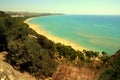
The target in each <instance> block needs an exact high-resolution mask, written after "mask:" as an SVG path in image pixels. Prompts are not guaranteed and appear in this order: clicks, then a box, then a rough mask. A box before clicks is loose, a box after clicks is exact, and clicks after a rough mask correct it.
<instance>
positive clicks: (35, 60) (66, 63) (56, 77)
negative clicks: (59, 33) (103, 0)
mask: <svg viewBox="0 0 120 80" xmlns="http://www.w3.org/2000/svg"><path fill="white" fill-rule="evenodd" d="M27 18H28V17H19V18H18V17H10V15H8V14H6V13H4V12H0V52H3V51H6V54H2V53H0V54H1V57H0V59H1V60H2V61H0V63H1V64H0V71H1V72H0V73H1V74H0V78H1V80H5V79H8V80H28V79H29V78H26V77H24V76H23V75H25V74H24V72H27V73H29V74H30V75H32V76H34V77H35V79H37V80H45V79H46V78H47V79H48V80H50V79H52V80H66V79H68V80H81V79H82V80H84V79H88V80H97V79H98V77H99V75H100V74H101V71H103V66H105V65H106V64H108V61H109V60H110V58H111V57H110V56H108V55H107V53H106V52H102V53H99V52H97V51H92V50H91V51H87V50H83V51H77V50H74V49H73V48H72V47H71V46H69V45H67V46H66V45H64V44H61V43H54V42H53V41H51V40H49V39H48V38H46V37H45V36H43V35H41V34H38V33H36V32H35V31H34V30H33V29H31V28H30V27H29V26H28V24H25V23H23V22H24V20H26V19H27ZM4 56H5V57H4ZM114 59H115V58H114ZM117 59H118V58H117ZM3 60H4V61H3ZM117 61H118V60H117ZM16 70H17V71H16ZM4 72H5V74H4ZM118 73H119V72H118ZM76 75H77V76H76ZM11 76H12V77H11ZM21 76H22V77H21ZM32 76H31V77H32ZM101 76H102V75H101ZM17 78H19V79H17ZM33 80H34V78H33ZM101 80H102V79H101ZM103 80H104V79H103ZM106 80H109V79H106Z"/></svg>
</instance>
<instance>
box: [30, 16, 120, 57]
mask: <svg viewBox="0 0 120 80" xmlns="http://www.w3.org/2000/svg"><path fill="white" fill-rule="evenodd" d="M28 22H30V23H32V24H37V25H40V28H41V29H42V30H45V31H46V32H47V33H48V34H51V35H54V36H57V37H59V38H61V39H65V40H68V41H71V42H74V43H75V44H77V45H79V46H82V47H85V48H87V49H89V50H93V51H97V52H102V51H104V52H106V53H108V54H109V55H112V54H114V53H115V52H116V51H118V50H119V49H120V16H119V15H52V16H43V17H36V18H33V19H31V20H29V21H28Z"/></svg>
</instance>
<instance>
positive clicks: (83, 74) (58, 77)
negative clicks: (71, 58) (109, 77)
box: [52, 64, 98, 80]
mask: <svg viewBox="0 0 120 80" xmlns="http://www.w3.org/2000/svg"><path fill="white" fill-rule="evenodd" d="M97 77H98V74H97V73H96V72H95V70H92V69H90V68H87V67H81V68H78V67H75V66H73V65H71V64H67V65H60V66H59V68H58V69H57V72H56V73H55V74H54V75H53V76H52V78H53V80H97Z"/></svg>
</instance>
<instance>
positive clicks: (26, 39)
mask: <svg viewBox="0 0 120 80" xmlns="http://www.w3.org/2000/svg"><path fill="white" fill-rule="evenodd" d="M24 19H25V18H12V17H10V16H8V15H6V14H5V13H4V12H0V51H3V50H4V48H7V51H8V55H7V56H6V58H7V62H8V63H10V64H11V65H13V66H14V68H15V69H17V70H20V71H27V72H29V73H30V74H32V75H34V76H37V77H40V76H51V75H52V74H53V72H54V71H55V69H56V65H57V62H55V60H54V57H53V56H54V53H55V51H56V50H55V47H54V44H53V42H52V41H50V40H48V39H47V38H45V37H43V36H41V35H38V34H37V33H36V32H34V31H33V30H32V29H30V28H28V25H27V24H24V23H23V20H24ZM29 35H33V36H36V38H33V37H30V36H29Z"/></svg>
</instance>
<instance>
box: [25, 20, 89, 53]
mask: <svg viewBox="0 0 120 80" xmlns="http://www.w3.org/2000/svg"><path fill="white" fill-rule="evenodd" d="M31 19H33V18H28V19H26V20H24V23H26V24H28V25H29V28H32V29H33V30H34V31H36V32H37V33H38V34H40V35H43V36H45V37H46V38H48V39H49V40H51V41H53V42H54V43H61V44H64V45H66V46H71V47H72V48H73V49H75V50H76V51H78V50H79V51H82V50H86V49H87V48H84V47H82V46H79V45H77V44H75V43H74V42H71V41H68V40H65V39H61V38H59V37H56V36H53V35H51V34H48V33H47V32H46V31H44V30H42V29H41V28H40V26H39V25H37V24H31V23H29V22H28V21H29V20H31Z"/></svg>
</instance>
